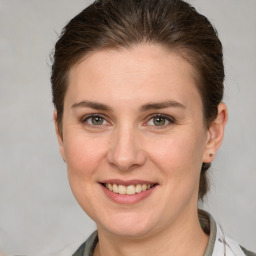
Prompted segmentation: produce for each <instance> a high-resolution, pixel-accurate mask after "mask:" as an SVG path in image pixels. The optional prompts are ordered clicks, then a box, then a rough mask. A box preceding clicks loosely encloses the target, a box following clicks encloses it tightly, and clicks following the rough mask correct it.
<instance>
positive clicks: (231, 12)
mask: <svg viewBox="0 0 256 256" xmlns="http://www.w3.org/2000/svg"><path fill="white" fill-rule="evenodd" d="M91 2H92V1H82V0H76V1H71V0H44V1H40V0H0V122H1V123H0V251H3V252H5V253H6V254H10V255H11V254H12V255H15V254H19V255H33V256H34V255H36V256H37V255H64V254H65V253H68V252H69V255H70V254H71V250H72V249H70V251H68V250H69V249H66V250H64V251H62V249H63V248H65V247H69V246H70V245H71V244H74V248H75V246H78V245H79V243H80V242H82V241H83V240H84V239H85V238H86V237H88V235H89V234H90V233H91V232H92V231H93V230H94V229H95V224H94V223H93V222H92V221H91V220H90V219H89V218H88V217H87V216H86V215H85V214H84V212H83V211H82V210H81V209H80V207H79V206H78V204H77V203H76V201H75V199H74V198H73V196H72V193H71V191H70V189H69V184H68V180H67V176H66V168H65V165H64V163H63V161H62V159H61V157H60V156H59V152H58V145H57V140H56V138H55V131H54V124H53V120H52V113H53V106H52V103H51V89H50V82H49V81H50V63H51V62H50V58H49V55H50V52H51V50H52V49H53V47H54V43H55V42H56V39H57V37H58V34H59V33H60V31H61V28H62V27H63V26H64V25H65V24H66V22H67V21H68V20H69V19H71V18H72V17H73V16H74V15H75V14H77V13H78V12H79V11H81V10H82V9H83V8H85V6H87V5H88V4H89V3H91ZM189 2H191V3H192V4H194V5H195V6H196V7H197V9H198V11H200V12H201V13H203V14H204V15H206V16H207V17H208V18H209V19H210V20H211V21H212V23H213V24H214V25H215V27H216V28H217V30H218V32H219V35H220V38H221V40H222V42H223V46H224V56H225V67H226V81H225V86H226V92H225V100H224V101H225V102H226V103H227V105H228V109H229V122H228V125H227V128H226V136H225V139H224V143H223V146H222V148H221V149H220V150H219V152H218V154H217V159H216V160H215V162H214V164H213V168H212V169H211V171H210V176H211V181H212V186H211V193H210V194H209V195H208V197H207V199H206V202H205V204H204V205H203V207H204V208H206V209H208V210H210V212H211V213H212V215H213V216H214V217H215V219H216V220H217V221H218V222H219V223H220V224H221V225H222V227H223V229H224V230H225V231H226V233H227V234H229V236H231V237H233V238H235V239H236V240H238V241H239V242H240V243H241V244H242V245H244V246H245V247H247V248H248V249H251V250H254V251H256V199H255V198H256V186H255V184H256V168H255V156H256V100H255V98H256V15H255V10H256V1H255V0H214V1H213V0H191V1H189ZM72 248H73V247H72ZM54 253H55V254H54ZM0 254H1V253H0Z"/></svg>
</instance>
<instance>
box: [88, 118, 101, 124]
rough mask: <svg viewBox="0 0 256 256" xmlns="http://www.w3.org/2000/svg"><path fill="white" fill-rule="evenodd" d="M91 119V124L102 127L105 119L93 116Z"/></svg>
mask: <svg viewBox="0 0 256 256" xmlns="http://www.w3.org/2000/svg"><path fill="white" fill-rule="evenodd" d="M89 119H91V123H92V124H93V125H102V124H103V123H104V118H102V117H100V116H93V117H91V118H89Z"/></svg>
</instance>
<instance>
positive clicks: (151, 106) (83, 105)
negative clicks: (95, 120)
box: [71, 100, 186, 112]
mask: <svg viewBox="0 0 256 256" xmlns="http://www.w3.org/2000/svg"><path fill="white" fill-rule="evenodd" d="M80 107H81V108H92V109H96V110H101V111H110V112H111V111H113V109H112V108H111V107H110V106H108V105H105V104H103V103H98V102H93V101H81V102H78V103H74V104H73V105H72V106H71V108H80ZM170 107H172V108H182V109H185V108H186V107H185V106H184V105H183V104H181V103H180V102H177V101H174V100H169V101H164V102H155V103H154V102H152V103H147V104H144V105H142V106H141V107H140V108H139V111H140V112H145V111H148V110H154V109H163V108H170Z"/></svg>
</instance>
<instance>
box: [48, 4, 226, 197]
mask: <svg viewBox="0 0 256 256" xmlns="http://www.w3.org/2000/svg"><path fill="white" fill-rule="evenodd" d="M142 43H148V44H156V45H161V46H163V47H165V48H167V49H169V50H170V51H172V52H175V53H177V54H180V56H182V57H183V58H184V59H185V60H187V61H188V62H189V63H190V64H191V65H192V66H193V68H194V70H195V84H196V87H197V89H198V91H199V93H200V95H201V98H202V102H203V107H204V109H203V111H204V121H205V124H206V126H207V127H209V125H210V123H211V122H212V121H213V120H214V119H215V118H216V117H217V114H218V109H217V107H218V104H219V103H220V102H221V100H222V97H223V90H224V87H223V82H224V66H223V54H222V45H221V42H220V40H219V38H218V36H217V32H216V30H215V29H214V28H213V26H212V25H211V23H210V22H209V21H208V19H207V18H206V17H205V16H203V15H201V14H199V13H198V12H197V11H196V10H195V8H194V7H192V6H191V5H189V4H188V3H186V2H184V1H182V0H97V1H95V2H94V3H92V4H91V5H90V6H89V7H87V8H86V9H84V10H83V11H82V12H81V13H79V14H78V15H77V16H75V17H74V18H73V19H71V20H70V22H69V23H68V24H67V25H66V26H65V27H64V29H63V31H62V33H61V35H60V38H59V40H58V41H57V43H56V45H55V51H54V54H53V65H52V75H51V83H52V94H53V103H54V106H55V109H56V111H57V122H58V127H59V132H60V134H62V116H63V108H64V98H65V94H66V91H67V87H68V77H69V71H70V69H71V67H72V66H73V65H74V64H76V63H77V62H78V61H79V60H80V59H81V58H83V57H84V56H86V55H88V54H89V53H92V52H94V51H97V50H99V49H103V48H131V47H134V46H136V45H138V44H142ZM209 167H210V164H209V163H203V164H202V169H201V177H200V186H199V199H203V197H204V196H205V194H206V193H207V191H208V187H209V186H208V180H207V176H206V171H207V170H208V168H209Z"/></svg>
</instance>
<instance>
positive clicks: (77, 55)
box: [51, 0, 254, 256]
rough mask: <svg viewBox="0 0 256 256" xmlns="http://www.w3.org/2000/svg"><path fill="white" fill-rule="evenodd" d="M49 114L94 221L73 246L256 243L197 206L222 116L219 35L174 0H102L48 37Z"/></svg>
mask: <svg viewBox="0 0 256 256" xmlns="http://www.w3.org/2000/svg"><path fill="white" fill-rule="evenodd" d="M51 80H52V91H53V102H54V105H55V112H54V120H55V124H56V133H57V136H58V141H59V148H60V153H61V155H62V157H63V159H64V161H65V162H66V163H67V169H68V177H69V181H70V186H71V189H72V191H73V194H74V196H75V197H76V199H77V201H78V203H79V204H80V205H81V207H82V208H83V210H84V211H85V212H86V213H87V214H88V215H89V216H90V217H91V218H92V219H93V220H94V221H95V223H96V225H97V232H95V233H93V234H92V236H91V237H90V238H89V239H88V240H87V241H86V242H85V243H84V244H83V245H81V247H80V248H79V249H78V250H77V251H76V252H75V253H74V255H75V256H77V255H94V256H98V255H101V256H102V255H111V256H115V255H161V256H164V255H192V256H193V255H214V256H215V255H254V254H252V253H250V252H248V251H247V250H245V249H244V248H242V247H240V246H239V245H238V243H236V242H235V241H233V240H231V239H229V238H227V237H226V236H225V235H224V233H223V232H222V230H221V228H220V227H219V226H217V225H216V224H215V221H214V220H213V218H212V217H211V216H210V214H208V213H206V212H204V211H201V210H198V206H197V205H198V200H199V199H203V197H204V196H205V194H206V193H207V190H208V182H207V175H206V174H207V170H208V169H209V167H210V163H211V162H212V161H213V159H214V156H215V154H216V152H217V150H218V148H219V146H220V145H221V142H222V139H223V134H224V128H225V124H226V121H227V108H226V105H225V104H224V103H222V97H223V81H224V67H223V59H222V46H221V42H220V41H219V39H218V37H217V33H216V31H215V30H214V28H213V27H212V25H211V24H210V23H209V21H208V20H207V19H206V18H205V17H204V16H202V15H201V14H199V13H198V12H196V10H195V9H194V8H193V7H191V6H190V5H189V4H187V3H186V2H183V1H181V0H125V1H118V0H105V1H103V0H100V1H96V2H95V3H93V4H92V5H90V6H89V7H88V8H86V9H85V10H83V11H82V12H81V13H80V14H78V15H77V16H76V17H74V18H73V19H72V20H71V21H70V22H69V23H68V24H67V26H66V27H65V28H64V30H63V32H62V35H61V37H60V39H59V40H58V42H57V43H56V46H55V53H54V63H53V66H52V78H51Z"/></svg>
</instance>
